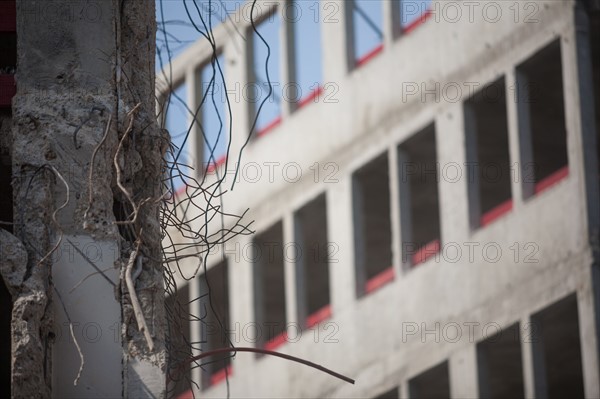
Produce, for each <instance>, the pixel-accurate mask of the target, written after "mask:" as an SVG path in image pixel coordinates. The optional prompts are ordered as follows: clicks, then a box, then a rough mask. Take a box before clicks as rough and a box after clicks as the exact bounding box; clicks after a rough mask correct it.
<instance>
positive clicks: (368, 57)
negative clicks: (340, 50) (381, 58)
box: [356, 43, 383, 68]
mask: <svg viewBox="0 0 600 399" xmlns="http://www.w3.org/2000/svg"><path fill="white" fill-rule="evenodd" d="M382 51H383V43H381V44H379V45H378V46H377V47H375V48H374V49H373V50H371V51H369V52H368V53H367V54H365V55H363V56H362V57H360V58H359V59H357V60H356V67H357V68H358V67H361V66H363V65H365V64H366V63H368V62H369V61H371V60H372V59H373V58H375V57H376V56H377V55H378V54H379V53H381V52H382Z"/></svg>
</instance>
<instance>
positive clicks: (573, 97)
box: [173, 1, 600, 397]
mask: <svg viewBox="0 0 600 399" xmlns="http://www.w3.org/2000/svg"><path fill="white" fill-rule="evenodd" d="M328 3H330V4H334V5H335V6H337V7H339V10H340V12H339V13H338V14H336V16H338V17H339V18H338V21H339V22H338V23H330V24H325V23H323V24H322V28H323V30H322V32H323V33H322V35H323V44H322V45H323V48H324V49H326V51H324V57H323V68H324V73H323V76H324V84H325V85H327V84H329V86H326V87H329V88H334V87H335V88H336V90H338V91H337V93H336V94H334V95H333V97H332V98H333V99H334V100H335V101H334V102H330V103H325V102H321V103H319V104H311V105H309V106H307V107H306V108H303V109H301V110H299V111H297V112H294V113H292V114H289V115H287V114H285V113H284V121H283V123H282V124H281V125H280V126H279V127H277V128H276V129H275V130H274V131H273V132H272V133H270V134H268V135H267V136H264V137H262V138H259V139H253V141H252V142H251V143H250V145H249V146H248V147H247V148H246V150H245V152H244V156H243V161H242V162H243V164H245V165H246V167H247V166H248V165H253V166H252V168H254V166H255V164H258V165H261V166H262V169H261V170H262V173H263V174H262V178H261V179H260V180H259V181H258V182H253V181H249V180H248V179H244V166H242V171H241V175H242V179H241V181H240V182H239V183H238V184H237V185H236V187H235V190H234V191H233V192H231V193H229V194H228V195H226V196H225V198H224V199H225V207H226V209H227V211H228V212H231V213H238V214H239V213H242V212H243V211H244V210H245V209H246V208H250V210H251V213H250V215H249V218H250V219H254V220H255V221H256V223H255V225H254V228H255V229H256V230H257V231H261V230H262V229H264V228H266V227H268V226H269V225H271V224H272V223H274V222H277V221H279V220H282V219H283V220H284V223H285V225H284V226H285V227H284V229H285V232H286V234H285V240H288V241H289V240H292V239H293V238H292V237H291V234H290V231H291V230H290V229H291V227H290V226H289V224H290V223H291V219H292V218H291V215H292V214H293V212H294V211H295V210H297V209H299V208H300V207H301V206H302V205H303V204H305V203H306V202H308V201H309V200H310V199H312V198H314V196H316V195H318V194H320V193H322V192H326V193H327V205H328V220H327V223H328V234H329V240H330V241H331V242H333V243H335V244H336V245H337V247H338V248H339V251H338V252H337V253H336V254H335V260H336V261H337V262H336V263H332V264H331V265H330V276H331V298H332V308H333V317H332V319H331V320H329V321H328V322H329V323H328V324H324V325H323V326H322V328H321V329H320V330H318V333H317V332H316V331H308V332H305V333H304V334H303V336H302V338H301V339H300V340H299V341H298V342H295V343H288V344H286V345H285V346H283V347H282V348H281V351H283V352H286V353H290V354H294V355H298V356H300V357H303V358H306V359H308V360H311V361H314V362H316V363H319V364H322V365H324V366H326V367H330V368H333V369H334V370H336V371H339V372H341V373H344V374H347V375H349V376H351V377H352V378H356V379H357V383H356V385H355V386H350V385H347V384H344V383H343V382H341V381H337V380H335V379H333V378H331V377H329V376H326V375H323V374H321V373H319V372H317V371H315V370H312V369H310V368H305V367H303V366H300V365H297V364H292V363H289V362H285V361H283V360H281V359H271V358H263V359H260V360H258V361H256V360H255V359H254V357H253V356H252V355H248V354H239V355H238V358H237V359H235V360H234V361H233V370H234V371H233V373H234V375H233V377H232V378H231V381H230V389H231V394H232V397H264V396H273V397H318V396H322V395H329V396H334V397H365V396H374V395H376V394H379V393H381V392H383V391H385V390H387V389H390V388H392V387H393V386H396V385H400V386H401V392H402V393H403V395H405V394H406V393H407V392H408V390H407V381H408V380H409V379H410V378H412V377H414V376H415V375H418V374H419V373H421V372H422V371H424V370H426V369H428V368H429V367H431V366H433V365H435V364H437V363H439V362H441V361H443V360H449V367H450V378H451V392H452V396H454V397H467V396H468V397H472V396H476V395H477V393H478V388H477V376H476V370H477V365H476V359H475V349H474V348H475V347H474V344H475V342H476V341H478V340H481V339H482V337H485V336H487V335H491V334H492V333H493V332H494V331H495V329H494V328H495V327H496V326H500V327H508V326H510V325H511V324H513V323H515V322H519V321H520V322H521V328H522V330H523V334H526V333H527V328H528V325H527V323H528V322H527V320H528V317H529V315H531V314H532V313H533V312H536V311H538V310H540V309H542V308H544V307H546V306H548V305H549V304H551V303H552V302H554V301H556V300H558V299H560V298H562V297H564V296H566V295H568V294H569V293H572V292H577V295H578V300H579V317H580V320H579V321H580V332H581V341H582V348H583V349H582V356H583V363H584V377H585V392H586V396H588V397H597V396H598V395H600V388H599V385H598V373H599V369H598V357H597V354H598V350H597V345H598V343H597V341H596V337H597V334H596V331H595V327H594V309H593V302H592V285H591V270H590V264H591V252H590V248H589V246H588V237H587V219H586V217H587V215H586V208H585V203H584V201H585V200H584V196H583V195H582V192H584V190H585V187H584V185H583V184H584V182H583V161H582V153H581V151H582V147H581V141H582V140H581V137H580V136H581V133H580V123H579V119H578V118H579V113H578V112H577V104H578V100H577V99H578V87H577V86H576V84H575V82H577V79H576V72H577V71H576V62H577V61H576V57H575V40H574V35H575V30H574V25H573V14H572V10H573V2H571V1H561V2H557V1H545V2H544V1H540V2H535V3H531V4H534V5H535V6H536V8H535V10H536V12H535V14H534V16H533V17H532V18H535V19H537V20H538V22H535V23H532V22H531V20H525V16H526V15H528V13H527V12H526V11H531V10H530V9H528V8H526V7H525V3H514V4H513V2H496V3H495V4H497V5H500V6H501V7H502V8H501V10H502V13H503V17H502V18H500V19H499V20H498V21H497V22H490V21H486V20H484V18H483V17H482V13H481V7H480V8H479V9H478V10H479V11H475V12H474V20H473V21H472V22H471V21H469V19H468V17H467V16H466V15H464V16H463V18H461V19H460V20H459V21H458V22H452V21H450V20H449V17H448V15H446V16H445V17H444V16H443V15H441V14H438V16H437V17H436V15H434V16H432V17H431V19H430V20H429V21H427V22H426V23H425V24H424V25H422V26H420V27H419V28H417V29H416V30H415V31H413V32H411V33H410V34H409V35H406V36H403V37H400V38H398V39H394V38H393V37H392V32H391V30H392V28H391V25H390V24H389V23H387V24H386V35H387V37H386V39H385V41H384V42H385V44H386V46H387V47H386V49H385V51H384V52H383V53H382V54H380V55H379V56H377V57H376V58H375V59H373V60H372V61H371V62H370V63H368V64H367V65H365V66H363V67H361V68H360V69H358V70H354V71H350V72H348V68H347V62H346V52H345V51H344V49H345V46H346V45H347V43H348V40H347V38H346V37H345V35H344V26H343V20H344V13H343V12H342V10H343V7H345V3H344V2H343V1H332V2H328ZM459 3H460V2H459ZM436 4H437V6H438V7H442V5H441V4H442V3H436ZM461 4H462V3H461ZM481 4H485V3H481ZM515 4H517V7H518V9H519V10H520V16H519V17H518V18H517V19H518V20H517V22H515V17H514V11H513V10H512V9H511V8H510V7H511V6H513V7H515ZM390 9H391V8H390V7H386V10H387V11H386V12H389V11H390ZM442 9H443V8H442ZM437 10H440V8H437ZM464 10H466V8H463V11H464ZM476 10H477V9H476ZM447 11H448V10H447ZM490 12H491V11H490ZM389 18H391V17H390V16H389V15H386V18H384V20H386V21H387V20H388V19H389ZM244 27H246V28H247V24H246V25H245V26H244V24H240V28H244ZM221 28H222V27H220V28H218V29H217V30H216V32H215V34H216V36H217V40H221V38H224V37H225V33H224V30H223V29H221ZM555 38H560V40H561V46H562V57H563V80H564V92H565V104H566V120H567V132H568V134H567V136H568V155H569V167H570V174H569V177H568V178H567V179H565V180H564V181H561V182H560V183H559V184H558V185H556V186H554V187H552V188H551V189H549V190H547V191H545V192H543V193H541V194H540V195H537V196H535V197H534V198H531V199H529V200H527V201H524V200H523V199H522V195H521V193H522V190H521V183H520V180H515V181H513V184H512V192H513V201H514V208H513V211H512V212H510V213H509V214H507V215H505V216H503V217H502V218H501V219H500V220H498V221H496V222H495V223H493V224H492V225H490V226H488V227H485V228H482V229H479V230H476V231H471V229H470V227H469V217H468V211H469V210H468V200H467V181H466V169H464V168H462V169H461V172H462V178H461V179H459V180H458V181H451V179H450V178H448V179H444V178H442V180H441V182H440V185H439V193H440V208H441V226H442V237H441V239H442V244H448V243H455V244H456V245H458V246H459V247H460V248H461V249H462V250H463V256H462V257H461V258H460V259H459V260H458V261H456V262H453V261H451V260H449V259H448V258H446V257H444V256H442V257H440V258H439V259H432V260H429V261H428V262H426V263H425V264H423V265H420V266H419V267H418V268H416V269H414V270H405V268H403V267H402V264H401V263H402V262H401V245H400V242H401V239H400V226H399V216H398V215H399V208H398V207H399V197H400V195H399V192H398V184H397V178H398V176H397V171H396V170H395V166H394V165H395V163H396V156H395V152H396V148H397V146H398V145H399V144H400V143H402V142H403V141H404V140H405V139H406V138H408V137H410V136H411V135H412V134H413V133H415V132H417V131H418V130H419V129H420V128H422V127H424V126H426V125H427V124H429V123H431V122H435V124H436V129H437V133H436V134H437V146H438V148H437V153H438V160H439V162H440V164H441V166H442V168H443V167H444V166H448V165H453V163H456V164H458V165H464V162H465V160H466V157H465V148H464V126H463V111H462V101H463V100H465V99H466V95H467V87H468V86H467V85H465V82H469V84H473V83H475V84H477V85H478V87H483V86H484V85H485V84H487V83H489V82H492V81H494V80H495V79H496V78H498V77H499V76H501V75H504V76H505V78H506V87H507V90H508V93H507V94H508V95H507V97H508V98H509V99H511V98H513V97H512V96H513V94H514V92H512V91H511V90H513V88H514V82H515V81H514V79H515V78H514V71H515V66H516V65H518V64H519V63H520V62H522V61H523V60H525V59H527V58H528V57H529V56H530V55H532V54H533V53H534V52H535V51H536V49H539V48H541V47H543V46H544V45H545V44H547V43H549V42H550V41H552V40H553V39H555ZM236 40H237V39H236ZM225 53H226V55H227V60H228V66H227V68H228V69H227V71H228V75H227V80H228V81H229V82H244V79H245V61H244V59H243V57H244V55H245V53H244V51H241V52H239V51H237V50H236V51H234V50H232V47H231V46H229V45H226V51H225ZM209 54H210V53H209V52H207V51H206V46H205V45H203V44H202V43H197V44H196V45H194V46H193V47H192V48H191V49H190V50H189V51H188V52H187V53H186V54H183V55H182V56H181V57H180V58H179V59H177V60H175V61H174V63H173V65H174V74H175V76H183V75H184V74H185V73H184V70H189V63H190V62H195V63H199V62H201V59H200V58H199V57H200V55H203V56H205V57H208V56H209ZM234 60H235V63H234ZM436 82H438V83H439V84H440V86H441V87H445V85H448V84H451V85H453V84H454V83H458V84H459V85H460V86H461V87H462V88H463V89H464V91H463V95H462V96H461V97H460V98H459V99H458V101H455V102H453V101H448V97H447V96H446V97H444V96H442V98H440V99H439V101H435V100H433V98H432V95H428V96H427V97H426V99H427V101H421V98H420V96H419V95H415V96H408V97H407V98H405V95H406V93H405V91H403V88H406V84H407V83H416V84H417V85H419V86H420V85H421V84H424V85H426V87H428V88H431V87H433V86H434V84H435V83H436ZM446 87H450V86H446ZM326 92H327V90H326ZM419 94H420V93H419ZM446 94H448V93H446ZM449 95H450V94H448V96H449ZM233 105H234V107H235V108H234V119H236V122H234V123H235V124H236V125H235V126H236V129H235V130H236V131H235V134H236V138H235V139H234V140H235V141H234V147H235V148H232V151H233V154H235V155H237V152H236V151H237V150H238V149H239V146H240V142H241V140H242V137H243V136H245V134H246V132H247V126H248V123H249V117H248V115H247V113H246V110H247V107H245V104H244V103H243V102H240V103H236V104H233ZM508 119H509V138H510V157H511V164H518V162H519V155H518V154H519V143H518V131H517V115H516V106H515V104H514V102H513V101H510V100H509V102H508ZM245 127H246V128H245ZM385 151H388V153H389V155H390V157H389V161H390V164H391V166H390V168H391V181H390V184H391V199H392V206H393V209H392V215H391V217H392V218H393V222H392V226H393V228H392V235H393V237H392V238H393V240H392V241H393V243H394V246H393V254H394V256H393V259H394V269H395V272H396V279H395V281H394V282H393V283H391V284H389V285H387V286H385V287H383V288H381V289H380V290H378V291H377V292H375V293H373V294H371V295H368V296H366V297H364V298H361V299H360V300H357V299H356V295H355V292H354V286H355V283H354V263H353V253H354V252H353V241H352V240H353V235H352V234H353V233H352V199H351V175H352V172H353V171H355V170H356V169H358V168H360V167H361V166H362V165H364V164H365V163H367V162H368V161H369V160H371V159H373V158H374V157H376V156H377V155H379V154H381V153H382V152H385ZM236 159H237V157H236ZM266 162H276V163H277V164H276V168H275V174H274V179H272V180H271V179H270V178H269V177H270V176H269V174H268V173H269V167H268V166H267V165H266V164H265V163H266ZM254 163H255V164H254ZM315 163H318V164H319V165H320V167H321V173H320V176H319V178H318V179H316V181H315V178H314V177H315V175H314V170H313V169H311V166H313V165H314V164H315ZM286 165H292V166H287V167H288V172H289V173H290V175H288V176H285V177H284V176H283V175H282V170H283V169H284V168H285V167H286ZM326 166H329V167H330V168H331V169H326V170H323V168H324V167H326ZM292 167H293V168H294V169H293V168H292ZM296 167H299V168H300V170H301V171H302V178H301V179H300V180H298V181H295V179H293V177H294V174H293V173H292V172H294V170H295V168H296ZM233 168H234V166H233V164H232V163H230V165H229V170H230V171H232V170H233ZM246 171H247V172H253V171H254V169H246ZM329 171H334V172H335V173H334V175H333V176H331V178H332V179H330V180H329V181H326V179H325V176H326V173H327V172H329ZM446 171H448V172H450V170H449V169H447V170H446ZM231 179H232V177H230V178H229V179H228V180H227V181H228V182H229V183H231ZM286 179H287V180H286ZM290 180H294V181H293V182H290ZM249 243H250V238H248V237H241V238H240V239H239V240H237V241H235V242H231V243H229V244H227V248H228V252H229V253H228V257H229V262H230V267H231V269H230V270H231V273H230V289H231V292H232V295H231V307H232V310H231V314H232V321H231V322H232V324H233V323H236V322H239V323H240V326H241V329H240V330H239V331H241V330H243V328H244V325H245V324H246V323H250V322H251V321H252V313H253V310H252V293H251V286H252V285H251V267H252V265H251V263H250V262H248V260H247V259H245V258H244V252H243V251H241V253H240V251H239V250H236V245H237V246H238V247H237V248H238V249H241V250H243V249H244V248H245V245H248V244H249ZM488 243H493V245H495V246H499V247H500V248H501V250H502V256H501V258H500V259H499V261H498V262H497V263H491V262H486V259H485V257H484V255H483V254H482V248H483V247H485V246H486V244H488ZM515 243H517V245H518V246H519V248H520V251H519V255H518V258H519V259H518V261H517V262H515V260H514V255H515V252H514V248H515V247H514V246H513V245H514V244H515ZM469 245H471V246H474V245H477V246H476V247H475V258H474V259H473V260H470V259H469V256H468V252H469V249H468V248H469ZM526 245H529V246H528V247H525V246H526ZM511 248H513V249H511ZM448 249H450V248H449V247H448ZM531 250H535V251H536V253H535V256H534V258H533V259H535V260H537V263H526V262H524V257H525V255H526V254H527V253H530V252H529V251H531ZM490 251H491V249H490ZM443 253H444V252H443ZM448 256H451V255H448ZM219 258H220V256H219V255H218V254H216V255H215V256H214V263H216V262H217V261H218V260H219ZM236 258H237V259H236ZM210 262H211V260H210V259H209V263H210ZM292 272H293V264H290V265H288V266H286V282H287V285H288V286H289V287H288V288H291V285H293V276H290V274H291V273H292ZM292 291H293V290H288V291H287V292H286V295H287V297H286V300H287V301H288V312H291V311H293V309H295V295H294V294H293V292H292ZM287 319H288V322H289V321H295V320H296V319H297V316H296V315H294V314H289V315H288V317H287ZM436 323H439V327H438V331H440V336H439V337H436V336H435V334H433V333H431V334H425V331H424V330H423V329H424V328H426V329H428V330H435V329H436V326H438V324H436ZM453 323H458V325H459V326H460V327H461V333H462V336H461V338H460V339H458V340H456V342H453V341H455V340H454V339H449V337H448V336H447V334H446V333H449V332H450V330H449V328H450V327H452V326H454V324H453ZM415 325H416V326H418V331H417V332H416V333H415V334H410V335H407V334H406V333H407V332H408V331H409V330H408V329H409V328H412V327H413V326H415ZM332 332H334V333H332ZM403 332H404V333H405V334H403ZM328 333H332V335H331V336H330V337H329V338H332V339H329V340H328V339H326V338H327V337H328V335H327V334H328ZM235 338H237V340H236V339H234V343H235V344H237V345H239V346H252V345H253V344H252V342H247V340H244V338H243V337H242V334H240V333H238V334H237V336H236V337H235ZM329 341H331V342H329ZM522 345H523V353H524V355H523V356H524V366H523V367H524V374H525V377H524V380H525V388H526V392H527V396H529V397H531V396H533V395H534V392H533V385H532V384H533V381H532V378H533V377H532V366H531V359H530V353H529V350H530V344H529V342H527V341H526V340H525V339H524V340H523V343H522ZM307 381H310V383H307ZM224 393H225V386H224V384H221V385H219V386H217V387H214V388H211V389H210V390H208V391H207V392H205V393H203V395H206V397H219V396H223V395H224Z"/></svg>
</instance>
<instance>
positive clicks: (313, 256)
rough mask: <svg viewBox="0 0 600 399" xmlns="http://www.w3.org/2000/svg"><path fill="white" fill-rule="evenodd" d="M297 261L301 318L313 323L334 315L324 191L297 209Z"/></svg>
mask: <svg viewBox="0 0 600 399" xmlns="http://www.w3.org/2000/svg"><path fill="white" fill-rule="evenodd" d="M294 221H295V235H296V244H297V245H298V247H299V251H298V256H297V257H296V259H297V260H298V262H297V264H296V277H297V279H296V281H297V284H298V312H299V319H300V320H302V321H304V326H305V327H308V328H310V327H312V326H313V325H315V324H318V323H319V322H320V321H322V320H324V319H326V318H328V317H330V316H331V306H330V298H329V253H330V248H329V242H328V241H327V202H326V197H325V194H321V195H320V196H319V197H317V198H316V199H314V200H313V201H311V202H309V203H308V204H306V205H305V206H304V207H302V209H300V210H299V211H298V212H296V214H295V217H294Z"/></svg>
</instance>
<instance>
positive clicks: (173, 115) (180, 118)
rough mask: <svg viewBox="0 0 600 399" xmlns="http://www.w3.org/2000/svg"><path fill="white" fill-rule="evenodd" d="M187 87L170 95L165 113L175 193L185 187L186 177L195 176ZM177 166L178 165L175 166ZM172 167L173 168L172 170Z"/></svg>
mask: <svg viewBox="0 0 600 399" xmlns="http://www.w3.org/2000/svg"><path fill="white" fill-rule="evenodd" d="M186 101H187V86H186V84H185V83H183V84H181V85H179V86H177V88H176V89H175V90H173V92H172V93H171V94H170V95H169V97H168V99H167V103H166V105H165V108H164V111H163V112H165V113H166V118H165V119H166V120H165V127H166V129H167V130H168V131H169V134H170V135H171V142H172V145H173V148H172V151H173V153H172V154H170V156H169V162H170V163H171V165H169V176H170V177H171V178H172V179H173V185H174V188H175V191H179V190H180V189H182V188H184V187H185V181H186V180H187V179H186V177H185V176H184V175H187V176H193V175H192V173H193V171H192V170H191V168H190V167H189V166H187V165H191V158H190V156H189V153H188V148H189V134H190V130H191V129H190V127H191V126H190V119H191V118H190V117H191V115H192V114H191V110H190V109H189V108H188V106H187V104H186ZM175 164H176V165H175ZM171 166H172V168H171Z"/></svg>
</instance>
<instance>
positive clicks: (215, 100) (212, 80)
mask: <svg viewBox="0 0 600 399" xmlns="http://www.w3.org/2000/svg"><path fill="white" fill-rule="evenodd" d="M222 74H223V76H221V75H222ZM224 74H225V60H224V57H223V55H219V56H218V57H217V61H216V62H215V64H214V66H213V64H211V63H208V64H206V65H204V66H203V67H202V69H201V72H200V82H201V93H202V95H201V98H200V99H199V101H200V102H201V103H202V105H201V110H202V117H201V122H202V123H201V126H200V136H199V138H198V141H200V143H199V145H198V147H199V148H202V162H204V163H205V164H206V163H207V164H208V165H209V167H208V169H209V170H210V169H212V168H214V167H215V166H217V165H220V164H221V163H223V162H224V161H225V157H226V155H227V144H228V140H229V120H228V118H229V116H228V115H229V114H228V104H227V96H226V93H225V82H224V80H225V79H224Z"/></svg>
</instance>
